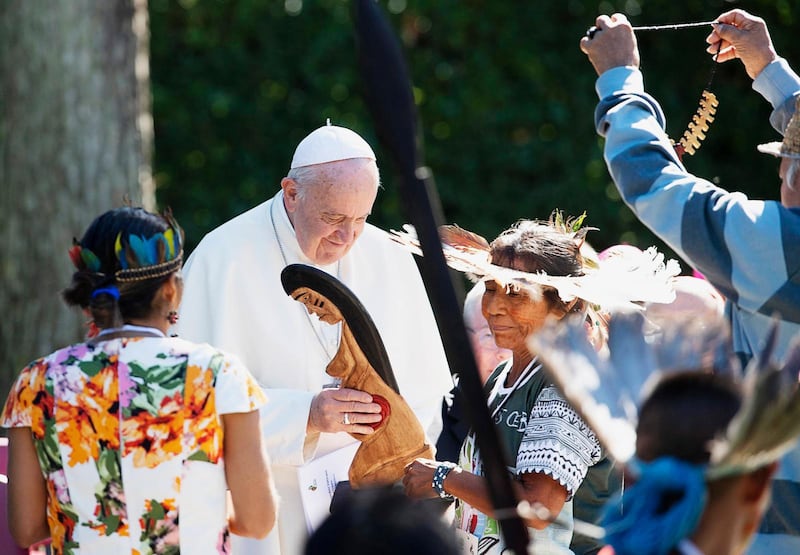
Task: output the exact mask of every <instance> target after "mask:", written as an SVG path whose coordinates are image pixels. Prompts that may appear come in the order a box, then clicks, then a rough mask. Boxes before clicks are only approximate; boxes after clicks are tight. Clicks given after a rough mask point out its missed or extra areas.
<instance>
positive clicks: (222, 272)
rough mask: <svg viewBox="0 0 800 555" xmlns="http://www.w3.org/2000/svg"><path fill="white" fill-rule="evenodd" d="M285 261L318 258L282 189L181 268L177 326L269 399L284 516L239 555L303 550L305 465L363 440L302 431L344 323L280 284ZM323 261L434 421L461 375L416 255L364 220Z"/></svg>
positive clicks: (241, 545)
mask: <svg viewBox="0 0 800 555" xmlns="http://www.w3.org/2000/svg"><path fill="white" fill-rule="evenodd" d="M273 222H274V224H273ZM287 263H288V264H293V263H302V264H308V265H312V263H311V261H310V260H309V259H308V258H307V257H306V256H305V255H304V254H303V252H302V251H301V250H300V247H299V245H298V243H297V239H296V238H295V234H294V229H293V228H292V225H291V223H290V221H289V218H288V216H287V214H286V210H285V209H284V206H283V193H282V192H279V193H278V194H277V195H275V197H273V198H272V199H270V200H268V201H266V202H264V203H263V204H261V205H259V206H256V207H255V208H253V209H251V210H249V211H248V212H245V213H244V214H242V215H240V216H237V217H236V218H234V219H232V220H230V221H229V222H227V223H225V224H223V225H222V226H220V227H219V228H217V229H215V230H214V231H212V232H211V233H209V234H208V235H206V236H205V237H204V238H203V240H202V241H201V242H200V244H199V245H198V246H197V248H196V249H195V250H194V252H193V253H192V255H191V256H190V257H189V260H188V261H187V262H186V265H185V266H184V292H183V302H182V305H181V309H180V322H179V324H178V327H177V331H178V333H179V335H180V336H181V337H183V338H185V339H188V340H190V341H198V342H208V343H210V344H211V345H214V346H215V347H218V348H220V349H224V350H227V351H230V352H232V353H235V354H237V355H238V356H239V357H241V359H242V360H243V361H244V363H245V364H246V366H247V368H248V369H249V370H250V371H251V372H252V374H253V376H255V378H256V380H258V381H259V383H260V384H261V385H262V386H263V387H264V390H265V392H266V394H267V396H268V398H269V401H268V402H267V404H266V405H265V406H264V407H263V408H262V410H261V426H262V432H263V434H264V439H265V444H266V447H267V451H268V453H269V455H270V458H271V461H272V469H273V473H274V478H275V483H276V486H277V489H278V493H279V494H280V497H281V500H280V506H279V512H278V524H277V525H276V527H275V529H274V530H273V531H272V532H270V534H269V535H268V536H267V537H266V538H265V539H264V540H251V539H245V538H239V537H237V536H234V545H233V548H234V553H236V554H237V555H242V554H244V555H250V554H253V555H255V554H258V555H265V554H278V553H282V554H284V555H298V554H300V553H302V551H303V547H304V544H305V539H306V537H307V531H306V521H305V516H304V511H303V506H302V503H301V500H300V493H299V488H298V478H297V468H298V467H299V466H301V465H303V464H305V463H307V462H308V461H310V460H312V459H313V458H314V457H316V456H321V455H324V454H327V453H329V452H331V451H333V450H335V449H338V448H340V447H342V446H345V445H347V444H349V443H352V442H354V441H355V440H354V439H353V438H352V437H351V436H350V435H348V434H346V433H344V432H341V433H334V434H329V433H323V434H310V435H306V424H307V422H308V412H309V409H310V406H311V400H312V398H313V397H314V395H316V394H317V393H319V391H320V390H321V389H322V388H323V386H325V385H328V384H331V383H332V382H333V378H332V377H331V376H329V375H327V374H326V373H325V367H326V366H327V364H328V362H329V361H330V359H331V358H332V357H333V355H334V354H335V353H336V350H337V348H338V334H339V326H329V325H327V324H324V323H321V322H319V321H318V320H316V319H315V318H309V316H308V314H307V312H306V309H305V307H304V306H303V305H302V304H300V303H298V302H296V301H294V300H293V299H291V298H290V297H289V296H288V295H287V294H286V293H285V292H284V290H283V287H282V286H281V282H280V273H281V270H282V269H283V268H284V267H285V266H286V264H287ZM321 269H323V270H325V271H327V272H328V273H330V274H331V275H334V276H336V277H338V278H339V280H340V281H342V282H343V283H344V284H346V285H347V287H349V288H350V289H351V290H352V291H353V293H354V294H355V295H356V297H358V299H359V300H360V301H361V303H362V304H363V305H364V306H365V308H366V309H367V311H368V312H369V314H370V316H371V317H372V319H373V320H374V322H375V325H376V326H377V328H378V331H379V332H380V335H381V337H382V339H383V342H384V344H385V346H386V351H387V353H388V355H389V359H390V361H391V364H392V368H393V370H394V373H395V375H396V377H397V382H398V385H399V386H400V392H401V394H402V395H403V397H404V398H405V399H406V401H407V402H408V403H409V405H410V406H411V408H412V409H413V410H414V412H415V413H416V415H417V417H418V418H419V420H420V422H421V423H422V426H423V428H425V429H428V428H429V427H430V426H431V424H432V423H433V422H434V421H435V419H436V418H437V417H438V415H439V410H440V408H441V402H442V396H443V395H444V394H445V393H446V392H448V391H449V390H450V389H451V388H452V387H453V382H452V380H451V378H450V373H449V371H448V368H447V362H446V360H445V356H444V350H443V348H442V343H441V339H440V337H439V332H438V330H437V328H436V323H435V321H434V318H433V312H432V311H431V308H430V305H429V304H428V299H427V296H426V294H425V290H424V286H423V284H422V280H421V278H420V276H419V272H418V270H417V266H416V264H415V263H414V260H413V259H412V257H411V255H410V254H409V253H407V252H406V251H404V250H403V249H402V248H401V247H399V246H398V245H395V244H394V243H393V242H392V241H391V240H390V239H388V237H387V236H386V235H385V234H384V233H383V232H382V231H380V230H379V229H378V228H376V227H374V226H371V225H369V224H367V225H366V226H365V228H364V232H363V234H362V235H361V236H360V237H359V238H358V239H357V240H356V242H355V244H354V245H353V247H352V248H351V249H350V251H349V252H348V253H347V255H346V256H345V257H343V258H342V259H341V260H340V261H339V262H338V263H334V264H332V265H330V266H327V267H323V268H321ZM433 439H434V440H435V439H436V438H435V437H434V438H433Z"/></svg>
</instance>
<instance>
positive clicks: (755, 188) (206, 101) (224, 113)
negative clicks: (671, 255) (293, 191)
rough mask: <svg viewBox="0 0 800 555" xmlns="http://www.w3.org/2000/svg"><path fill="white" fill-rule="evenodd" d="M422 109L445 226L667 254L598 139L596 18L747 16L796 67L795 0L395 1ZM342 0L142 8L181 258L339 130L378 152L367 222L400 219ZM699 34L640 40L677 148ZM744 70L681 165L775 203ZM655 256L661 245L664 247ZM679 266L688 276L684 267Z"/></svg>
mask: <svg viewBox="0 0 800 555" xmlns="http://www.w3.org/2000/svg"><path fill="white" fill-rule="evenodd" d="M381 5H382V7H383V8H384V9H385V10H386V12H387V13H388V14H389V16H390V18H391V22H392V24H393V26H394V28H395V29H396V30H397V33H398V36H399V37H400V39H401V41H402V44H403V46H404V51H405V54H406V57H407V60H408V64H409V69H410V72H411V75H412V78H413V81H414V93H415V97H416V100H417V104H418V109H419V111H420V116H421V121H422V130H423V133H424V145H425V153H426V162H427V164H428V165H429V166H430V167H431V168H432V169H433V172H434V176H435V180H436V184H437V187H438V190H439V194H440V196H441V201H442V207H443V209H444V212H445V218H446V220H447V221H448V222H451V223H453V222H454V223H458V224H459V225H461V226H462V227H466V228H468V229H470V230H473V231H476V232H478V233H481V234H482V235H484V236H486V237H488V238H493V237H494V236H495V235H496V234H497V233H498V232H500V231H501V230H503V229H505V228H506V227H508V226H509V225H510V224H511V223H512V222H514V221H515V220H517V219H519V218H546V217H547V216H548V215H549V214H550V212H551V210H553V209H554V208H560V209H563V210H564V211H565V212H566V213H567V214H572V215H575V214H580V213H581V212H583V211H584V210H585V211H586V212H587V213H588V218H587V224H588V225H592V226H595V227H598V228H600V231H598V232H595V233H593V234H592V235H590V238H589V240H590V242H591V243H592V244H593V245H594V246H595V247H597V248H598V249H602V248H604V247H606V246H608V245H611V244H614V243H618V242H629V243H632V244H636V245H638V246H640V247H646V246H649V245H651V244H658V245H659V246H662V245H660V244H659V243H658V242H657V241H656V240H655V239H654V237H653V236H652V235H651V234H650V233H649V232H648V231H647V230H646V229H645V228H644V227H643V226H641V224H639V223H638V221H637V220H636V219H635V217H634V216H633V215H632V214H631V212H630V211H629V210H628V209H627V208H626V207H625V206H624V205H623V204H622V203H621V202H620V201H619V198H618V196H617V194H616V191H615V189H614V187H613V185H612V183H611V181H610V178H609V176H608V173H607V171H606V168H605V164H604V162H603V159H602V141H601V140H600V139H599V138H598V137H597V135H596V134H595V131H594V126H593V111H594V107H595V105H596V103H597V98H596V95H595V92H594V81H595V77H596V76H595V73H594V71H593V69H592V67H591V65H590V64H589V62H588V60H587V59H586V57H585V56H584V54H583V53H581V52H580V50H579V48H578V41H579V39H580V38H581V36H582V35H583V34H584V32H585V31H586V29H587V27H589V26H590V25H592V24H593V23H594V19H595V17H596V16H597V15H598V14H600V13H613V12H616V11H619V12H623V13H626V14H627V15H628V17H629V19H630V20H631V21H632V23H633V24H634V25H654V24H665V23H678V22H693V21H708V20H712V19H714V18H715V17H716V16H717V15H719V14H720V13H722V12H723V11H727V10H729V9H733V8H736V7H738V8H743V9H746V10H748V11H750V12H751V13H755V14H758V15H760V16H761V17H763V18H764V19H765V20H766V21H767V23H768V25H769V28H770V31H771V34H772V38H773V42H774V43H775V46H776V49H777V51H778V53H779V54H781V55H782V56H784V57H786V58H787V59H788V60H789V62H790V63H793V65H794V66H795V67H796V68H798V69H800V41H797V40H793V39H794V38H795V37H796V33H797V31H796V29H793V27H794V26H795V24H796V21H795V20H796V18H797V17H798V16H800V7H798V6H797V4H796V2H794V1H789V0H777V1H776V0H753V1H741V2H730V1H723V0H684V1H679V2H675V1H674V0H669V1H667V0H638V1H637V0H625V1H602V2H597V1H582V0H563V1H562V0H559V1H550V2H545V1H541V0H539V1H533V0H528V1H510V0H458V1H457V0H388V2H387V1H381ZM350 10H351V5H350V2H348V1H346V0H315V1H308V0H306V1H304V0H284V1H257V0H236V1H233V0H228V1H225V0H180V1H175V0H150V17H151V20H150V23H151V33H152V36H151V64H152V68H151V69H152V83H153V112H154V117H155V124H156V154H155V174H156V181H157V184H158V187H159V188H158V200H159V203H160V205H162V206H166V205H169V206H171V207H172V208H173V210H174V212H175V213H176V215H177V217H178V220H179V221H180V222H181V223H182V225H183V226H184V228H185V230H186V232H187V235H188V242H189V245H190V246H193V245H194V244H196V243H197V242H198V241H199V240H200V238H201V237H202V235H203V234H205V233H206V232H208V231H209V230H211V229H213V228H214V227H215V226H217V225H219V224H220V223H222V222H224V221H225V220H227V219H229V218H230V217H232V216H234V215H236V214H239V213H241V212H243V211H245V210H246V209H248V208H250V207H252V206H255V205H256V204H258V203H260V202H262V201H263V200H265V199H266V198H268V197H270V196H272V195H273V194H274V193H275V192H276V191H277V190H278V187H279V183H280V179H281V178H282V177H283V176H284V175H285V173H286V171H287V169H288V165H289V161H290V159H291V156H292V152H293V150H294V147H295V146H296V144H297V143H298V142H299V141H300V139H302V138H303V136H305V135H306V134H307V133H308V132H309V131H311V130H313V129H315V128H316V127H318V126H320V125H322V124H324V122H325V118H330V119H331V121H332V122H333V123H336V124H340V125H344V126H347V127H351V128H353V129H355V130H356V131H358V132H359V133H361V134H362V135H363V136H364V137H365V138H366V139H367V140H368V141H369V142H370V143H371V144H372V145H373V146H375V148H376V153H377V155H378V158H379V166H380V167H381V171H382V180H383V185H384V190H383V191H382V192H381V193H380V194H379V196H378V202H377V204H376V206H375V209H374V211H373V216H372V218H371V221H372V222H373V223H375V224H377V225H379V226H381V227H384V228H388V227H397V226H399V225H400V224H402V223H404V222H405V221H406V218H405V217H404V215H403V214H402V207H401V203H400V200H399V197H398V191H397V187H398V183H397V181H398V180H397V177H396V172H395V169H394V168H393V167H391V166H390V165H389V162H388V157H387V156H386V155H385V154H384V153H383V151H382V148H381V146H380V145H379V144H378V141H377V139H376V136H375V132H374V128H373V125H372V122H371V120H370V118H369V116H368V114H367V111H366V107H365V105H364V102H363V99H362V90H361V84H360V82H359V78H358V74H357V67H356V55H355V41H354V36H353V27H352V22H351V11H350ZM709 31H710V28H698V29H687V30H679V31H662V32H640V33H639V34H638V38H639V47H640V51H641V56H642V70H643V72H644V75H645V84H646V87H647V90H648V91H649V92H650V93H651V94H653V95H654V96H655V97H656V98H657V99H659V100H660V101H661V102H662V104H663V107H664V111H665V113H666V115H667V120H668V132H669V133H670V136H672V137H674V138H677V137H679V136H680V135H681V134H682V133H683V130H684V128H685V126H686V124H687V123H688V122H689V120H690V118H691V116H692V114H693V113H694V111H695V109H696V108H697V101H698V99H699V97H700V93H701V91H702V90H703V88H704V87H705V86H706V83H707V82H708V79H709V75H710V70H711V67H712V64H711V61H710V57H709V56H708V55H707V54H706V53H705V47H706V45H705V42H704V38H705V37H706V35H707V34H708V32H709ZM750 85H751V81H750V79H749V78H748V77H747V75H746V74H745V72H744V69H743V67H742V66H741V64H740V63H739V62H738V61H736V62H729V63H726V64H723V65H721V66H719V67H718V69H717V71H716V75H715V77H714V81H713V84H712V87H711V89H712V90H713V91H714V92H715V93H716V94H717V96H718V98H719V101H720V106H719V108H718V112H717V120H716V122H715V123H714V124H713V125H712V127H711V130H710V132H709V134H708V138H707V140H706V141H705V142H704V143H703V146H702V148H701V149H700V151H699V152H698V154H697V155H695V156H694V157H687V158H686V160H685V162H686V165H687V167H688V168H689V169H690V171H693V172H694V173H696V174H698V175H701V176H704V177H706V178H708V179H712V180H714V181H715V182H717V183H718V184H720V185H721V186H723V187H726V188H728V189H731V190H741V191H743V192H745V193H746V194H748V195H750V196H753V197H758V198H771V199H777V198H779V196H778V185H779V181H778V178H777V163H776V162H775V160H774V159H772V158H770V157H767V156H765V155H762V154H759V153H758V152H756V150H755V145H756V144H757V143H760V142H766V141H768V140H774V139H775V138H776V136H777V135H776V133H775V131H774V130H772V128H771V127H770V126H769V123H768V116H769V113H770V107H769V105H768V103H767V102H765V101H764V100H763V99H761V97H760V96H759V95H757V94H756V93H755V92H753V91H752V90H751V88H750ZM662 248H663V246H662ZM684 269H687V267H686V266H685V265H684Z"/></svg>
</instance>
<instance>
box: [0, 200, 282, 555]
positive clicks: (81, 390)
mask: <svg viewBox="0 0 800 555" xmlns="http://www.w3.org/2000/svg"><path fill="white" fill-rule="evenodd" d="M70 257H71V258H72V261H73V263H74V264H75V266H76V269H77V271H76V272H75V273H74V274H73V278H72V283H71V284H70V286H69V287H68V288H67V289H66V290H65V291H64V292H63V297H64V299H65V301H66V302H67V303H68V304H70V305H73V306H75V305H77V306H80V307H81V308H82V309H84V311H85V312H86V313H87V314H89V315H90V316H91V318H92V320H91V328H92V332H90V336H93V337H90V339H89V340H87V341H86V342H83V343H79V344H76V345H72V346H69V347H65V348H62V349H59V350H57V351H55V352H54V353H52V354H50V355H48V356H46V357H43V358H40V359H38V360H35V361H34V362H32V363H30V364H29V365H28V366H26V367H25V368H24V369H23V370H22V372H21V374H20V376H19V377H18V379H17V381H16V382H15V384H14V386H13V388H12V390H11V393H10V394H9V397H8V400H7V402H6V405H5V408H4V411H3V414H2V422H0V423H1V424H2V426H3V427H6V428H9V430H8V433H9V440H10V442H9V465H8V477H9V484H8V486H9V489H8V491H9V506H10V511H9V528H10V530H11V533H12V535H13V536H14V538H15V540H16V541H17V542H18V543H19V544H20V545H24V546H27V545H30V544H33V543H35V542H38V541H40V540H42V539H44V538H46V537H50V538H51V540H52V549H53V551H54V552H55V553H135V554H142V555H144V554H148V553H178V552H179V551H181V550H182V551H183V552H184V553H192V554H202V553H228V552H229V551H230V549H229V546H230V538H229V536H230V534H231V533H236V534H239V535H244V536H252V537H263V536H265V535H266V534H267V533H268V532H269V530H270V529H271V528H272V526H273V525H274V521H275V513H276V503H277V500H276V497H275V493H274V489H273V485H272V478H271V476H270V470H269V463H268V461H267V458H266V453H265V451H264V450H263V448H262V444H261V433H260V430H259V413H258V408H259V406H261V405H262V404H264V403H265V402H266V398H265V396H264V394H263V392H262V391H261V390H260V388H259V387H258V386H257V384H256V382H255V381H254V379H253V378H252V377H251V375H250V373H249V372H248V371H247V369H246V368H244V367H243V366H242V364H241V363H240V362H239V361H238V360H237V359H236V358H235V357H233V356H231V355H228V354H225V353H223V352H220V351H218V350H216V349H214V348H213V347H210V346H209V345H207V344H202V345H199V344H194V343H190V342H188V341H184V340H182V339H179V338H177V337H168V336H167V331H168V328H169V326H170V325H171V324H174V323H175V321H176V319H177V313H176V308H177V307H178V305H179V302H180V298H181V292H182V282H181V276H180V269H181V264H182V260H183V249H182V232H181V230H180V228H179V227H178V225H177V223H176V222H175V221H174V219H172V217H171V216H170V215H167V216H159V215H156V214H152V213H149V212H146V211H145V210H143V209H141V208H131V207H125V208H120V209H116V210H111V211H109V212H106V213H105V214H103V215H101V216H99V217H98V218H97V219H95V221H94V222H92V224H91V225H90V227H89V228H88V230H87V231H86V233H85V234H84V236H83V238H82V239H81V241H80V242H78V241H74V245H73V247H72V249H70ZM228 492H229V499H228Z"/></svg>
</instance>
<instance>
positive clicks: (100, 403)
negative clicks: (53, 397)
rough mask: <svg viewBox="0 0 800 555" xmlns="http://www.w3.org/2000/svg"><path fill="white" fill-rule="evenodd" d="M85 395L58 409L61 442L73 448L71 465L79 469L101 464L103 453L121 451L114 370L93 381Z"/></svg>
mask: <svg viewBox="0 0 800 555" xmlns="http://www.w3.org/2000/svg"><path fill="white" fill-rule="evenodd" d="M83 390H84V395H81V396H80V397H78V398H77V399H75V400H73V401H72V402H68V401H65V400H62V399H59V400H58V402H57V405H56V411H57V423H56V427H57V430H58V439H59V442H61V443H63V444H66V445H69V447H70V449H71V452H70V456H69V460H68V461H67V464H68V465H69V466H75V465H77V464H82V463H85V462H87V461H89V460H97V458H98V456H99V454H100V449H101V448H107V449H117V448H119V428H118V426H119V420H118V408H117V407H118V405H117V381H116V372H115V371H114V368H113V367H106V368H103V369H102V370H101V371H99V372H98V373H97V374H95V375H94V376H92V377H91V378H89V379H88V380H87V381H86V383H85V385H84V388H83Z"/></svg>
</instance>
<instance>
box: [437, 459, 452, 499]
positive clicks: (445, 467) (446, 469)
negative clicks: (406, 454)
mask: <svg viewBox="0 0 800 555" xmlns="http://www.w3.org/2000/svg"><path fill="white" fill-rule="evenodd" d="M455 467H456V465H455V464H453V463H451V462H442V463H439V466H437V467H436V470H435V471H434V472H433V481H432V482H431V487H432V488H433V491H435V492H436V493H437V494H438V495H439V497H441V498H442V499H448V500H452V499H453V496H452V495H450V494H449V493H447V492H446V491H444V479H445V478H447V475H448V474H450V471H451V470H453V469H454V468H455Z"/></svg>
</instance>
